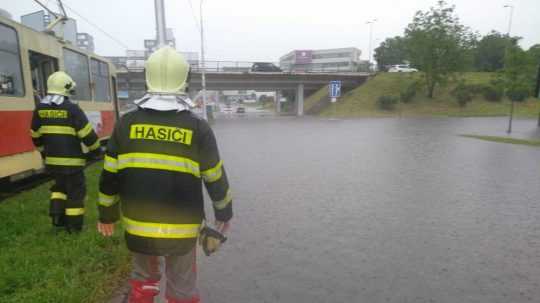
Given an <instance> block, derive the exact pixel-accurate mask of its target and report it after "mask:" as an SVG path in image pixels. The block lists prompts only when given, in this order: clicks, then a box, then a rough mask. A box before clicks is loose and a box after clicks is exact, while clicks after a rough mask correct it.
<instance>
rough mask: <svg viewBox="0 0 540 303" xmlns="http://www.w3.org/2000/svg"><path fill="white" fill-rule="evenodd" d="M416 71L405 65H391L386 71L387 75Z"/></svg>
mask: <svg viewBox="0 0 540 303" xmlns="http://www.w3.org/2000/svg"><path fill="white" fill-rule="evenodd" d="M417 71H418V70H417V69H416V68H412V67H410V66H409V65H407V64H398V65H392V66H390V68H389V69H388V72H389V73H416V72H417Z"/></svg>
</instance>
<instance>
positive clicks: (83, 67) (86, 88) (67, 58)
mask: <svg viewBox="0 0 540 303" xmlns="http://www.w3.org/2000/svg"><path fill="white" fill-rule="evenodd" d="M64 67H65V71H66V73H68V75H70V76H71V78H72V79H73V81H75V83H77V87H76V88H75V96H73V99H75V100H85V101H89V100H92V96H91V94H90V70H89V66H88V57H86V56H85V55H83V54H80V53H77V52H74V51H72V50H69V49H67V48H64Z"/></svg>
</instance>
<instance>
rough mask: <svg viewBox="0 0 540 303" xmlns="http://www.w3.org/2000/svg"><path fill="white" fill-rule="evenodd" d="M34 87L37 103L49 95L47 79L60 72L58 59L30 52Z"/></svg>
mask: <svg viewBox="0 0 540 303" xmlns="http://www.w3.org/2000/svg"><path fill="white" fill-rule="evenodd" d="M29 56H30V69H31V74H32V87H33V89H34V100H35V101H36V103H38V102H39V100H41V98H43V97H44V96H45V95H47V79H49V76H50V75H51V74H52V73H54V72H56V71H58V59H56V58H54V57H50V56H47V55H44V54H41V53H38V52H34V51H29Z"/></svg>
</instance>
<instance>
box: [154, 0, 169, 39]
mask: <svg viewBox="0 0 540 303" xmlns="http://www.w3.org/2000/svg"><path fill="white" fill-rule="evenodd" d="M154 5H155V11H156V31H157V35H156V38H157V43H158V48H159V47H163V46H165V45H167V33H166V31H167V29H166V26H165V24H166V23H165V4H164V3H163V0H154Z"/></svg>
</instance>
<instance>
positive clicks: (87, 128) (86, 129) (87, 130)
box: [77, 122, 94, 139]
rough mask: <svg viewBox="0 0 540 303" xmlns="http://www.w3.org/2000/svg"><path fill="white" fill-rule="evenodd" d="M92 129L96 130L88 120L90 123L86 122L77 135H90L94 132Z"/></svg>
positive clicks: (80, 136) (82, 136)
mask: <svg viewBox="0 0 540 303" xmlns="http://www.w3.org/2000/svg"><path fill="white" fill-rule="evenodd" d="M92 130H94V129H93V128H92V124H90V122H88V123H86V125H85V126H84V127H83V128H82V129H81V130H79V131H78V132H77V136H79V138H81V139H82V138H84V137H86V136H88V135H89V134H90V133H91V132H92Z"/></svg>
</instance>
